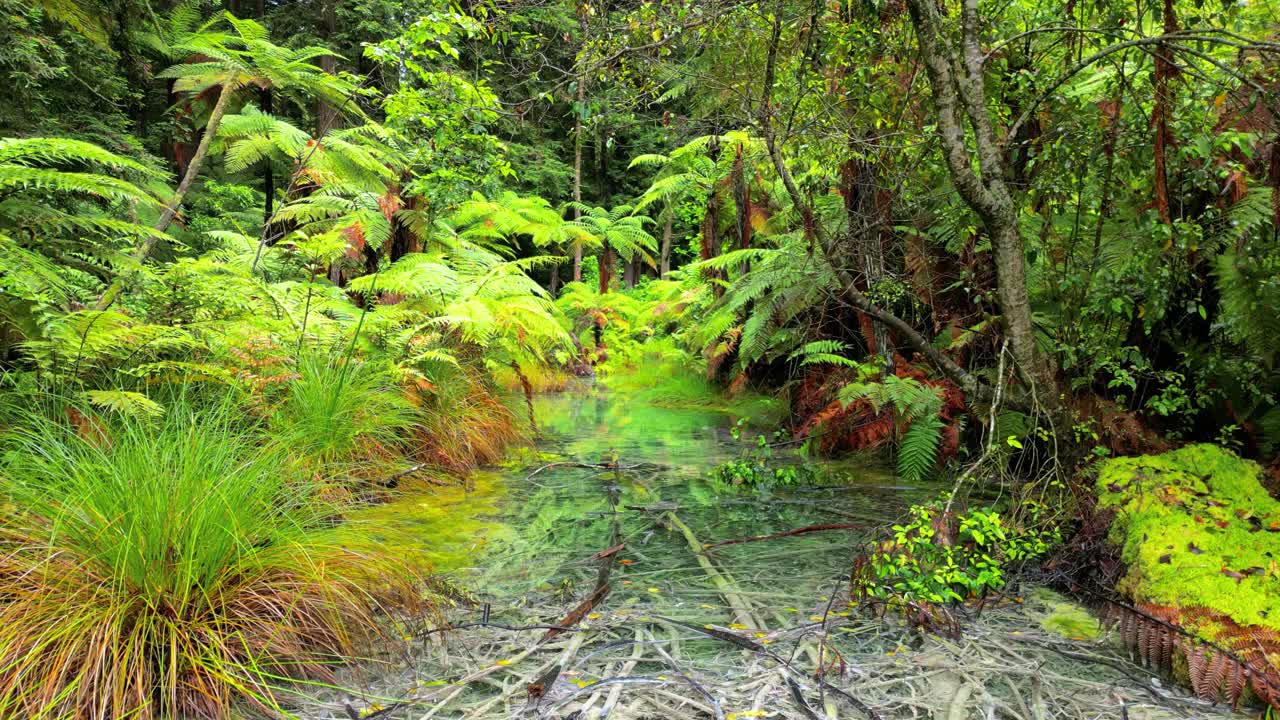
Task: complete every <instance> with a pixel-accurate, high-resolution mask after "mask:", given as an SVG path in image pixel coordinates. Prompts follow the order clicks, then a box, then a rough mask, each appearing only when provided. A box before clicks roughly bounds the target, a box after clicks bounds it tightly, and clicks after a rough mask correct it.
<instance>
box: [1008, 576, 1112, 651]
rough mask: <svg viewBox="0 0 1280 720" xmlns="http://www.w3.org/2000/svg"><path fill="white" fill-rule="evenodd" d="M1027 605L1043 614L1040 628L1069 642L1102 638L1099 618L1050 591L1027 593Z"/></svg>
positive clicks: (1040, 590) (1036, 590)
mask: <svg viewBox="0 0 1280 720" xmlns="http://www.w3.org/2000/svg"><path fill="white" fill-rule="evenodd" d="M1026 604H1027V606H1028V608H1029V609H1031V610H1032V611H1038V612H1040V613H1042V615H1041V617H1040V627H1042V628H1044V629H1045V630H1048V631H1049V632H1051V633H1055V634H1057V635H1061V636H1062V637H1064V638H1067V639H1069V640H1096V639H1098V638H1099V637H1101V636H1102V624H1101V623H1100V622H1098V618H1097V617H1095V616H1094V615H1093V613H1091V612H1089V610H1088V609H1087V608H1085V607H1083V606H1081V605H1077V604H1076V603H1074V602H1071V601H1070V600H1068V599H1067V598H1066V597H1064V596H1062V595H1060V594H1058V593H1056V592H1054V591H1052V590H1050V589H1048V588H1034V589H1032V590H1031V592H1029V593H1027V598H1026Z"/></svg>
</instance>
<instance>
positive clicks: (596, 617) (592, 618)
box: [587, 613, 600, 620]
mask: <svg viewBox="0 0 1280 720" xmlns="http://www.w3.org/2000/svg"><path fill="white" fill-rule="evenodd" d="M599 617H600V613H591V614H590V615H588V616H587V619H588V620H596V619H598V618H599Z"/></svg>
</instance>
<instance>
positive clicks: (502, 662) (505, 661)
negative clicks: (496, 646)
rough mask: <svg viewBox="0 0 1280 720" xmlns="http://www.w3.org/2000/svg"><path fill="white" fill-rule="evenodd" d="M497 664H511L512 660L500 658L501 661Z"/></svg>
mask: <svg viewBox="0 0 1280 720" xmlns="http://www.w3.org/2000/svg"><path fill="white" fill-rule="evenodd" d="M497 664H498V665H510V664H511V661H510V660H499V661H498V662H497Z"/></svg>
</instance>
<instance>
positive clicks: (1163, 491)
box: [1097, 445, 1280, 639]
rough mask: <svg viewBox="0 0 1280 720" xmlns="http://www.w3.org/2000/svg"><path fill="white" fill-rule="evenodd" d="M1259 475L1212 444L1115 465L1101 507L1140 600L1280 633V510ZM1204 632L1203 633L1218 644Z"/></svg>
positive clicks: (1105, 474) (1103, 479) (1105, 475)
mask: <svg viewBox="0 0 1280 720" xmlns="http://www.w3.org/2000/svg"><path fill="white" fill-rule="evenodd" d="M1261 474H1262V469H1261V468H1260V467H1259V466H1258V465H1257V464H1256V463H1253V462H1250V461H1248V460H1243V459H1241V458H1239V457H1237V456H1236V455H1234V454H1232V453H1231V452H1229V451H1227V450H1224V449H1222V448H1219V447H1217V446H1214V445H1189V446H1187V447H1184V448H1181V449H1178V450H1174V451H1173V452H1168V453H1165V454H1163V455H1146V456H1141V457H1125V458H1116V459H1114V460H1108V461H1106V462H1105V463H1103V464H1102V466H1101V470H1100V471H1099V473H1098V479H1097V491H1098V496H1099V505H1100V506H1101V507H1104V508H1114V509H1115V510H1116V511H1117V514H1116V518H1115V521H1114V522H1113V524H1112V527H1111V537H1112V539H1113V540H1114V541H1115V542H1116V543H1117V544H1118V545H1119V546H1120V547H1121V556H1122V559H1123V560H1124V561H1125V563H1126V565H1127V566H1128V568H1129V569H1128V574H1127V576H1126V577H1125V579H1124V581H1123V583H1122V587H1121V589H1122V590H1124V591H1125V592H1127V593H1129V594H1130V595H1131V596H1132V597H1133V598H1134V599H1135V600H1136V601H1138V602H1141V603H1150V604H1154V605H1161V606H1177V607H1201V608H1207V609H1210V610H1212V611H1214V612H1216V613H1220V614H1222V615H1225V616H1227V617H1228V618H1230V619H1231V620H1232V621H1234V622H1235V623H1237V624H1239V625H1252V626H1262V627H1266V628H1270V629H1272V630H1280V566H1277V562H1280V502H1276V501H1275V500H1274V499H1272V498H1271V497H1270V496H1269V495H1268V494H1267V491H1266V490H1265V489H1264V488H1263V487H1262V485H1261V483H1260V478H1261ZM1212 630H1213V628H1212V625H1211V624H1207V625H1206V626H1205V628H1204V632H1203V633H1202V634H1203V635H1204V636H1205V637H1206V638H1207V639H1214V637H1213V636H1214V635H1216V634H1217V633H1214V632H1212Z"/></svg>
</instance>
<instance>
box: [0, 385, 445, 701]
mask: <svg viewBox="0 0 1280 720" xmlns="http://www.w3.org/2000/svg"><path fill="white" fill-rule="evenodd" d="M85 415H86V414H84V413H80V414H77V415H75V416H74V417H83V416H85ZM242 420H243V418H242V416H241V415H240V414H239V413H237V412H235V411H234V410H230V409H227V408H226V407H219V408H215V409H212V410H197V409H193V408H191V407H189V406H186V405H184V404H182V403H177V404H173V405H171V406H170V407H169V408H168V411H167V413H166V414H165V415H164V416H163V417H162V418H160V419H158V420H154V421H146V420H136V419H128V418H122V419H119V420H116V421H112V422H109V423H98V424H95V425H94V426H93V427H92V429H91V430H90V431H86V427H85V424H84V423H82V422H80V423H75V422H71V423H68V422H61V421H55V420H50V419H47V418H44V417H30V418H27V419H26V420H25V421H24V422H23V423H22V424H21V425H20V426H18V427H17V428H15V429H11V430H10V432H9V434H8V436H7V437H6V439H5V446H6V453H5V454H4V456H3V457H2V458H0V475H2V476H3V480H4V483H3V495H4V498H3V499H4V508H5V509H4V511H3V516H2V524H0V717H27V718H61V717H75V718H90V719H93V720H97V719H99V718H101V719H104V720H105V719H106V718H125V717H129V718H138V719H139V720H149V719H150V718H157V717H175V718H176V717H198V718H225V717H228V715H229V713H230V712H231V708H233V707H234V706H235V704H236V703H237V702H245V701H247V702H249V703H251V704H255V705H257V706H259V707H261V708H267V709H273V708H277V707H278V703H277V701H276V697H277V693H278V690H279V687H280V685H281V683H283V682H284V681H286V680H288V679H301V678H317V679H326V678H328V677H329V674H330V667H331V665H332V664H333V663H336V662H338V661H339V660H340V658H342V657H349V656H351V655H353V654H354V653H355V652H356V651H357V649H358V648H359V647H360V645H361V644H362V643H363V641H365V640H367V639H369V638H371V637H372V636H374V635H376V634H377V633H378V632H379V630H378V624H377V622H376V616H377V615H378V614H379V612H380V611H381V608H383V607H388V608H389V607H390V606H391V604H392V603H393V602H394V604H395V605H396V606H398V607H404V608H406V609H420V608H419V601H418V600H417V597H418V596H417V588H416V587H415V585H416V583H415V581H414V579H413V574H412V573H409V572H406V568H404V567H402V566H401V565H400V564H399V562H398V561H395V560H392V559H390V558H382V557H379V556H378V555H376V554H370V553H367V552H361V553H359V555H357V554H356V553H355V552H353V551H351V550H348V549H344V548H343V547H340V546H339V545H338V544H337V542H336V540H335V536H334V535H333V534H332V533H331V531H329V530H327V529H324V528H322V527H319V526H318V524H317V523H316V518H318V517H319V516H320V515H321V513H320V512H319V510H318V509H317V508H316V504H315V502H314V501H313V499H312V497H311V493H313V492H314V486H313V484H312V483H301V484H298V483H292V482H290V481H289V478H287V477H286V476H283V475H282V474H281V472H280V469H281V468H282V467H284V466H285V463H283V462H282V456H281V454H280V452H279V450H278V449H271V448H269V447H267V446H264V445H263V444H262V443H258V442H255V438H253V437H248V436H246V435H245V434H244V433H243V432H242V431H239V430H237V429H236V428H237V426H238V425H239V424H241V423H242Z"/></svg>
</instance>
